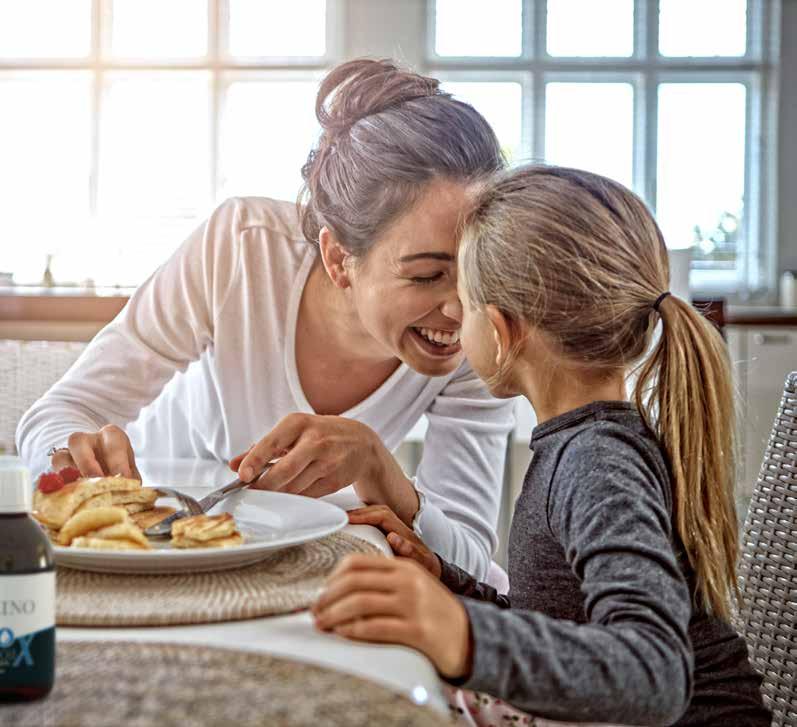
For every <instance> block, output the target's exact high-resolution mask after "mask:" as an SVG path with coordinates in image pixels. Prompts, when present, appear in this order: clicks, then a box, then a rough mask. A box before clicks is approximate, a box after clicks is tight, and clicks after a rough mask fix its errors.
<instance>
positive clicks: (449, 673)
mask: <svg viewBox="0 0 797 727" xmlns="http://www.w3.org/2000/svg"><path fill="white" fill-rule="evenodd" d="M312 614H313V616H314V618H315V622H316V626H317V627H318V628H319V629H321V630H323V631H332V632H333V633H336V634H338V635H340V636H344V637H346V638H349V639H355V640H357V641H372V642H375V643H392V644H403V645H404V646H410V647H412V648H414V649H417V650H418V651H420V652H422V653H424V654H426V656H428V657H429V659H431V661H432V663H433V664H434V665H435V667H436V668H437V671H439V672H440V674H442V675H443V676H444V677H446V678H448V679H457V678H461V677H464V676H467V675H468V673H469V672H470V668H471V666H470V665H471V645H470V621H469V620H468V613H467V611H466V610H465V607H464V606H463V605H462V603H460V601H459V600H458V599H457V598H456V597H455V596H454V595H453V594H452V593H451V592H450V591H449V590H448V589H447V588H445V586H443V585H442V584H441V583H440V582H439V581H437V580H435V579H434V578H433V577H432V576H431V575H430V574H429V573H428V571H426V570H424V569H423V568H422V567H421V566H419V565H418V564H417V563H416V562H415V561H413V560H407V559H404V558H384V557H382V556H373V555H350V556H347V557H346V558H344V559H343V560H342V561H341V563H340V564H339V565H338V567H337V568H336V569H335V570H334V571H333V573H332V575H331V576H330V577H329V580H328V581H327V585H326V588H325V590H324V591H323V592H322V594H321V596H320V597H319V598H318V600H317V601H316V603H315V604H314V605H313V607H312Z"/></svg>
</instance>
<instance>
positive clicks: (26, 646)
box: [11, 634, 35, 668]
mask: <svg viewBox="0 0 797 727" xmlns="http://www.w3.org/2000/svg"><path fill="white" fill-rule="evenodd" d="M34 636H35V634H28V635H27V636H20V637H19V638H18V639H17V643H18V644H19V654H17V658H16V659H15V660H14V663H13V664H12V665H11V666H12V668H13V667H15V666H19V665H20V664H21V663H22V660H23V659H24V660H25V666H33V657H32V656H31V655H30V642H31V641H33V637H34Z"/></svg>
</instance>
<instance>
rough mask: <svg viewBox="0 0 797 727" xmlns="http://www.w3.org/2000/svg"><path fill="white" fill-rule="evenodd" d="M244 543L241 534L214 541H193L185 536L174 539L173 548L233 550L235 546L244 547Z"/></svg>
mask: <svg viewBox="0 0 797 727" xmlns="http://www.w3.org/2000/svg"><path fill="white" fill-rule="evenodd" d="M178 522H179V521H178ZM243 543H244V538H243V535H241V534H240V533H233V534H232V535H228V536H227V537H225V538H214V539H212V540H192V539H191V538H186V537H184V536H178V537H176V538H175V537H172V546H173V547H175V548H231V547H233V546H235V545H243Z"/></svg>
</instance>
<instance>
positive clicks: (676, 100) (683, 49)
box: [426, 0, 776, 296]
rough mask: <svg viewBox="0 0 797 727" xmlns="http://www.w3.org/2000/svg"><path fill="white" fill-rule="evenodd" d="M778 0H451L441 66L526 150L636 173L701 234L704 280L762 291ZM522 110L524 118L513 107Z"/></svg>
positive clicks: (433, 31)
mask: <svg viewBox="0 0 797 727" xmlns="http://www.w3.org/2000/svg"><path fill="white" fill-rule="evenodd" d="M774 5H775V4H772V3H768V2H763V1H762V0H601V2H593V1H592V0H496V2H491V3H479V2H465V1H464V0H436V2H432V3H430V8H429V15H428V19H427V23H428V26H429V33H428V47H427V50H426V53H427V66H428V70H429V72H430V73H431V74H432V75H436V76H438V77H440V78H441V79H443V81H444V83H445V85H446V86H447V87H448V88H449V89H450V90H451V91H452V92H453V93H455V95H457V96H458V97H460V98H462V99H463V100H468V101H470V102H471V103H473V104H474V106H476V107H477V108H478V109H480V110H481V111H482V112H483V113H484V114H485V116H486V117H487V118H488V119H491V118H499V119H502V120H503V121H504V123H503V124H501V123H499V122H498V121H496V122H494V127H495V128H496V131H497V133H498V135H499V138H500V139H501V142H502V145H503V146H504V148H505V149H507V150H509V151H510V152H511V153H510V158H511V161H512V162H513V163H517V162H520V161H525V160H532V159H540V160H541V159H544V160H546V161H549V162H551V163H555V164H563V165H568V166H576V167H582V168H585V169H589V170H591V171H595V172H598V173H601V174H604V175H607V176H609V177H611V178H613V179H616V180H618V181H620V182H622V183H623V184H625V185H627V186H629V187H631V188H632V189H634V190H635V191H636V192H637V193H639V194H640V195H641V196H642V197H643V198H644V199H645V200H646V202H647V203H648V204H649V205H650V206H651V208H652V209H653V210H654V212H655V213H656V217H657V219H658V221H659V224H660V226H661V228H662V230H663V232H664V236H665V239H666V240H667V243H668V245H669V246H670V247H672V248H690V250H691V259H692V263H691V271H690V283H691V286H692V289H693V290H694V291H699V292H704V293H709V294H731V295H733V294H740V295H741V296H747V295H752V294H755V293H756V292H758V291H763V290H765V289H766V288H767V287H768V286H771V285H772V284H773V283H774V280H773V278H774V272H773V269H774V253H773V252H772V251H773V249H774V236H773V232H774V231H773V230H772V229H771V226H770V225H768V224H767V220H768V218H769V217H770V215H768V214H767V210H768V209H769V208H768V205H770V204H771V201H770V200H769V198H768V196H767V186H768V180H769V179H771V175H772V169H771V165H772V163H773V160H774V156H775V150H774V148H773V145H774V143H775V142H774V139H775V134H773V133H771V131H769V130H770V128H771V126H770V124H772V122H773V120H772V119H771V118H770V117H769V116H768V113H769V104H770V99H769V97H768V93H771V91H769V90H768V89H770V87H771V82H770V79H771V76H772V69H773V67H774V66H775V63H774V61H773V59H772V57H771V56H772V51H771V49H770V37H773V36H774V35H775V30H774V27H773V26H774V22H775V20H776V19H775V18H773V17H771V16H770V12H771V11H772V8H773V6H774ZM499 88H501V89H503V90H502V91H501V92H500V93H499V92H498V90H497V89H499ZM513 110H514V111H517V112H518V113H519V116H520V120H519V122H517V121H515V122H514V123H507V120H508V119H509V118H510V116H511V114H512V113H513Z"/></svg>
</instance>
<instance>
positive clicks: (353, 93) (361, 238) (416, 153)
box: [297, 59, 504, 255]
mask: <svg viewBox="0 0 797 727" xmlns="http://www.w3.org/2000/svg"><path fill="white" fill-rule="evenodd" d="M316 116H317V117H318V121H319V123H320V124H321V128H322V130H323V133H322V134H321V137H320V139H319V141H318V144H317V145H316V147H315V148H313V150H312V151H311V152H310V155H309V156H308V158H307V162H306V163H305V165H304V167H303V168H302V178H303V179H304V185H303V187H302V190H301V192H300V194H299V198H298V200H297V205H298V208H299V215H300V220H301V226H302V232H303V234H304V236H305V238H306V239H307V240H310V241H317V240H318V235H319V232H320V229H321V227H322V226H326V227H328V228H329V229H330V230H332V231H333V232H334V233H335V234H336V236H337V237H338V239H339V240H340V241H341V242H342V243H343V245H344V246H345V247H346V248H347V249H348V250H349V251H350V252H351V253H352V254H354V255H362V254H364V253H365V252H366V251H367V250H368V249H369V248H370V247H371V246H372V245H373V244H374V242H375V241H376V239H377V238H378V236H379V234H380V232H382V231H383V230H385V229H386V228H387V227H388V226H389V225H390V223H391V222H393V221H394V220H395V219H396V218H397V217H398V216H399V215H401V214H402V213H403V212H405V211H406V210H408V209H409V208H410V207H411V206H412V205H413V204H414V203H415V202H416V201H417V199H418V197H419V196H420V194H421V193H422V192H423V189H424V187H425V185H426V184H427V183H429V182H431V181H433V180H434V179H437V178H443V179H449V180H452V181H457V182H462V183H464V184H470V183H472V182H476V181H478V180H480V179H482V178H484V177H486V176H489V175H491V174H493V173H495V172H496V171H497V170H499V169H501V168H502V167H503V166H504V159H503V156H502V154H501V149H500V146H499V144H498V140H497V138H496V136H495V132H493V130H492V128H490V125H489V124H488V123H487V121H485V119H484V117H482V116H481V114H479V113H478V112H477V111H476V110H475V109H474V108H473V107H472V106H470V105H468V104H466V103H463V102H462V101H457V100H455V99H453V98H452V97H451V95H450V94H447V93H444V92H443V91H442V90H441V89H440V87H439V82H438V81H437V80H436V79H434V78H427V77H425V76H420V75H418V74H417V73H413V72H411V71H409V70H405V69H401V68H399V67H398V66H397V65H396V64H395V63H393V62H392V61H388V60H370V59H359V60H354V61H349V62H348V63H343V64H341V65H339V66H337V67H336V68H334V69H333V70H332V71H330V73H329V74H328V75H327V76H326V77H325V78H324V80H323V82H322V83H321V87H320V89H319V92H318V97H317V100H316Z"/></svg>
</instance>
